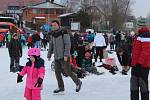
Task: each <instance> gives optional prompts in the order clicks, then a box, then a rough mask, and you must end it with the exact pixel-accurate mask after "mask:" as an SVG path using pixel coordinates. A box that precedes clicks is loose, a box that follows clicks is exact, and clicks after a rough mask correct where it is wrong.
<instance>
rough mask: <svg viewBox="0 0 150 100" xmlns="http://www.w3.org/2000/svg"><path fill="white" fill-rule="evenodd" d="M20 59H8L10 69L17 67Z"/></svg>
mask: <svg viewBox="0 0 150 100" xmlns="http://www.w3.org/2000/svg"><path fill="white" fill-rule="evenodd" d="M19 60H20V57H10V69H13V68H14V67H18V66H19Z"/></svg>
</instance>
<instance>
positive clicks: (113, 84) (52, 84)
mask: <svg viewBox="0 0 150 100" xmlns="http://www.w3.org/2000/svg"><path fill="white" fill-rule="evenodd" d="M46 55H47V51H41V56H42V58H44V59H45V65H46V76H45V80H44V89H43V90H42V100H129V99H130V92H129V91H130V88H129V86H130V84H129V83H130V74H129V75H126V76H124V75H121V73H120V72H119V71H118V72H117V74H116V75H112V74H110V73H109V72H108V70H106V69H103V68H99V69H98V70H99V71H100V72H105V73H104V74H103V75H99V76H97V75H92V74H91V75H89V76H86V77H85V78H83V79H81V80H82V82H83V85H82V89H81V91H80V92H79V93H76V92H75V84H74V83H73V81H72V80H71V79H70V78H66V77H64V83H65V93H64V95H55V94H53V90H54V89H56V88H57V83H56V79H55V74H54V72H53V71H51V69H50V63H51V62H49V61H48V60H47V58H46V57H47V56H46ZM109 56H113V57H116V55H115V53H113V54H111V55H109ZM26 61H27V48H24V49H23V57H22V58H21V61H20V64H21V65H24V64H25V63H26ZM117 62H118V61H117ZM9 63H10V61H9V56H8V50H7V49H6V48H0V100H25V99H24V88H25V77H26V76H25V77H24V81H23V82H22V83H19V84H17V83H16V77H17V74H16V73H10V72H9ZM117 65H118V67H119V70H120V71H121V67H120V65H119V64H118V63H117Z"/></svg>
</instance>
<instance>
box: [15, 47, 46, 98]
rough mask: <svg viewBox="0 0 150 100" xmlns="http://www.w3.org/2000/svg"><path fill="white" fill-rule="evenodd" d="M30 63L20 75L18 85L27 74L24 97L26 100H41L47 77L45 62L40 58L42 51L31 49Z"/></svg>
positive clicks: (29, 52) (29, 54)
mask: <svg viewBox="0 0 150 100" xmlns="http://www.w3.org/2000/svg"><path fill="white" fill-rule="evenodd" d="M28 56H29V57H30V58H29V61H28V62H27V63H26V65H25V66H24V68H23V69H22V71H21V72H20V73H19V74H18V77H17V83H19V82H22V81H23V80H22V78H23V76H24V75H25V74H27V78H26V87H25V93H24V97H25V98H26V100H41V94H40V93H41V90H42V87H43V86H42V83H43V79H44V76H45V68H44V60H43V59H42V58H40V49H38V48H31V49H29V51H28Z"/></svg>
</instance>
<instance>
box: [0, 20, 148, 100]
mask: <svg viewBox="0 0 150 100" xmlns="http://www.w3.org/2000/svg"><path fill="white" fill-rule="evenodd" d="M52 27H53V30H51V31H50V32H43V31H40V32H37V33H34V34H32V33H26V34H18V33H11V32H8V33H6V34H5V35H4V34H0V47H4V46H6V48H8V51H9V56H10V72H18V71H20V73H19V74H18V78H17V83H19V82H22V81H23V80H22V78H23V76H24V75H25V74H27V82H26V88H25V94H24V95H25V97H26V98H27V100H30V99H31V98H32V99H33V98H36V99H37V100H40V98H41V97H40V90H41V89H42V83H43V79H44V75H45V69H44V59H42V58H41V57H40V51H43V50H46V51H48V54H47V58H48V60H51V56H52V54H54V61H53V63H54V65H53V66H54V71H55V75H56V79H57V84H58V88H57V89H56V90H54V91H53V92H54V93H59V92H63V91H65V86H64V82H63V77H62V74H63V75H64V76H66V77H68V76H69V77H71V79H72V80H73V82H74V83H75V85H76V92H79V91H80V89H81V86H82V81H81V79H80V78H84V77H85V76H86V75H87V74H90V73H91V74H95V75H101V74H103V73H102V72H99V70H98V67H103V68H105V69H107V70H109V72H110V73H112V74H113V75H115V74H116V71H119V69H118V66H117V64H116V59H115V58H113V57H109V56H108V53H110V54H112V53H116V55H117V58H118V61H119V63H120V65H121V66H122V71H121V73H122V75H128V71H129V69H130V67H132V69H131V83H130V85H131V87H130V89H131V100H139V97H138V94H139V87H141V97H142V98H143V99H141V100H149V99H148V98H149V92H148V74H149V67H150V65H149V61H148V59H146V57H149V32H150V30H149V29H148V28H141V29H140V30H139V31H138V32H137V33H138V34H134V35H133V34H130V33H125V32H121V31H117V32H116V33H115V34H113V33H106V32H103V31H98V32H94V33H91V32H90V31H89V32H88V33H83V34H80V33H78V32H75V33H74V34H71V33H69V31H68V30H66V29H64V28H61V26H60V23H59V21H57V20H54V21H52ZM23 46H27V47H28V49H29V51H28V56H29V59H28V60H29V61H28V62H27V63H26V65H25V66H21V65H20V64H19V60H20V57H22V53H23V52H22V47H23ZM48 46H49V47H48ZM132 48H133V49H132ZM99 62H100V63H101V65H98V66H96V63H99ZM32 80H33V81H32ZM37 95H39V96H38V97H37Z"/></svg>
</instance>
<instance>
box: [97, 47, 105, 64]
mask: <svg viewBox="0 0 150 100" xmlns="http://www.w3.org/2000/svg"><path fill="white" fill-rule="evenodd" d="M98 57H99V58H100V62H102V59H103V47H96V55H95V62H97V58H98Z"/></svg>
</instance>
